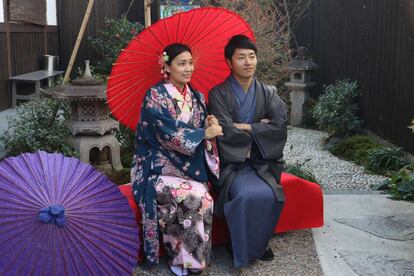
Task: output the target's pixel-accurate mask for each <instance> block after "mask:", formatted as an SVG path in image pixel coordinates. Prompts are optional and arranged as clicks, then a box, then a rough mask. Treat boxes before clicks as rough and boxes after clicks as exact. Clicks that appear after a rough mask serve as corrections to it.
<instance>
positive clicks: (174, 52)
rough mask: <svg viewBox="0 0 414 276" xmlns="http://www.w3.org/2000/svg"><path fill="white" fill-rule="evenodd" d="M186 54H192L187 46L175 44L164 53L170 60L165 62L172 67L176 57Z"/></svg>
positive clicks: (169, 46)
mask: <svg viewBox="0 0 414 276" xmlns="http://www.w3.org/2000/svg"><path fill="white" fill-rule="evenodd" d="M184 52H189V53H190V54H191V49H190V47H188V46H187V45H185V44H181V43H173V44H170V45H168V46H167V47H165V49H164V53H166V55H167V56H168V60H164V61H165V63H166V64H168V65H171V61H173V59H175V57H176V56H178V55H179V54H182V53H184Z"/></svg>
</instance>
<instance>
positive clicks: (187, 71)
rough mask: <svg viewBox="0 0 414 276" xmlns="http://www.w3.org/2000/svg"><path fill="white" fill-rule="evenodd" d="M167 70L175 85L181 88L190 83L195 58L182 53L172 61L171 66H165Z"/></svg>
mask: <svg viewBox="0 0 414 276" xmlns="http://www.w3.org/2000/svg"><path fill="white" fill-rule="evenodd" d="M165 70H166V71H167V72H168V73H169V77H170V81H172V82H173V83H174V84H176V85H180V86H181V85H184V84H186V83H189V82H190V80H191V76H192V74H193V72H194V64H193V56H192V55H191V54H190V53H189V52H182V53H181V54H179V55H178V56H176V57H175V58H174V59H173V60H172V61H171V65H168V64H166V65H165Z"/></svg>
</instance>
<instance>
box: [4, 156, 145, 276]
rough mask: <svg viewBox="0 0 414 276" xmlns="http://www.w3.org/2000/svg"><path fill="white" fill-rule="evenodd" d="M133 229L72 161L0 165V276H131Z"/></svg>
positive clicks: (124, 204) (88, 169)
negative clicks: (31, 275)
mask: <svg viewBox="0 0 414 276" xmlns="http://www.w3.org/2000/svg"><path fill="white" fill-rule="evenodd" d="M137 254H138V227H137V225H136V222H135V217H134V214H133V212H132V210H131V208H130V206H129V204H128V201H127V199H126V198H125V197H124V196H123V195H122V194H121V192H120V191H119V189H118V187H117V186H116V185H115V184H113V183H112V182H111V181H110V180H109V179H108V178H107V177H106V176H104V175H102V174H101V173H100V172H98V171H96V170H94V168H93V167H92V166H90V165H88V164H85V163H82V162H80V161H79V160H78V159H76V158H69V157H64V156H63V155H61V154H57V153H54V154H50V153H46V152H36V153H31V154H29V153H24V154H21V155H19V156H17V157H10V158H7V159H5V160H4V161H2V162H0V275H17V274H18V275H20V274H21V275H29V274H33V275H88V274H89V275H119V274H122V275H127V274H128V275H131V274H132V270H133V267H134V265H135V264H136V257H137Z"/></svg>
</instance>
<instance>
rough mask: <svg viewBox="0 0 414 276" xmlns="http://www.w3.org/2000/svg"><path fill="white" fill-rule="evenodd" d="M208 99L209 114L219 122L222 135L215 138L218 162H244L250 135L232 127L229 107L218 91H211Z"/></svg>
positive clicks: (249, 144)
mask: <svg viewBox="0 0 414 276" xmlns="http://www.w3.org/2000/svg"><path fill="white" fill-rule="evenodd" d="M208 99H209V112H210V114H213V115H214V116H216V118H217V119H218V120H219V123H220V125H221V127H222V128H223V133H224V136H220V137H217V141H218V149H219V152H220V160H221V161H222V162H223V163H235V162H244V161H246V157H247V153H248V152H249V151H250V150H251V146H252V137H251V135H250V134H248V133H246V132H244V131H242V130H240V129H238V128H236V127H235V126H234V122H233V119H232V116H231V114H230V112H229V107H228V106H226V101H225V99H224V97H223V96H222V93H220V91H219V90H213V91H211V92H210V94H209V98H208Z"/></svg>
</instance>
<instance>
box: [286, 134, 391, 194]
mask: <svg viewBox="0 0 414 276" xmlns="http://www.w3.org/2000/svg"><path fill="white" fill-rule="evenodd" d="M327 137H328V134H327V133H325V132H322V131H317V130H311V129H303V128H297V127H289V129H288V140H287V143H286V146H285V150H284V159H285V162H286V163H287V164H295V163H299V164H303V167H304V168H306V169H310V170H311V171H312V172H313V174H314V175H315V178H316V180H317V182H318V183H319V184H320V185H321V187H322V188H323V190H324V191H370V190H371V188H370V186H371V185H373V184H377V183H379V182H381V181H383V180H384V179H386V178H385V177H383V176H379V175H371V174H367V173H365V171H364V168H363V167H361V166H358V165H356V164H354V163H352V162H348V161H345V160H341V159H339V158H337V157H336V156H334V155H332V154H331V153H330V152H328V151H326V150H323V148H322V141H323V140H324V139H325V138H327Z"/></svg>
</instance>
